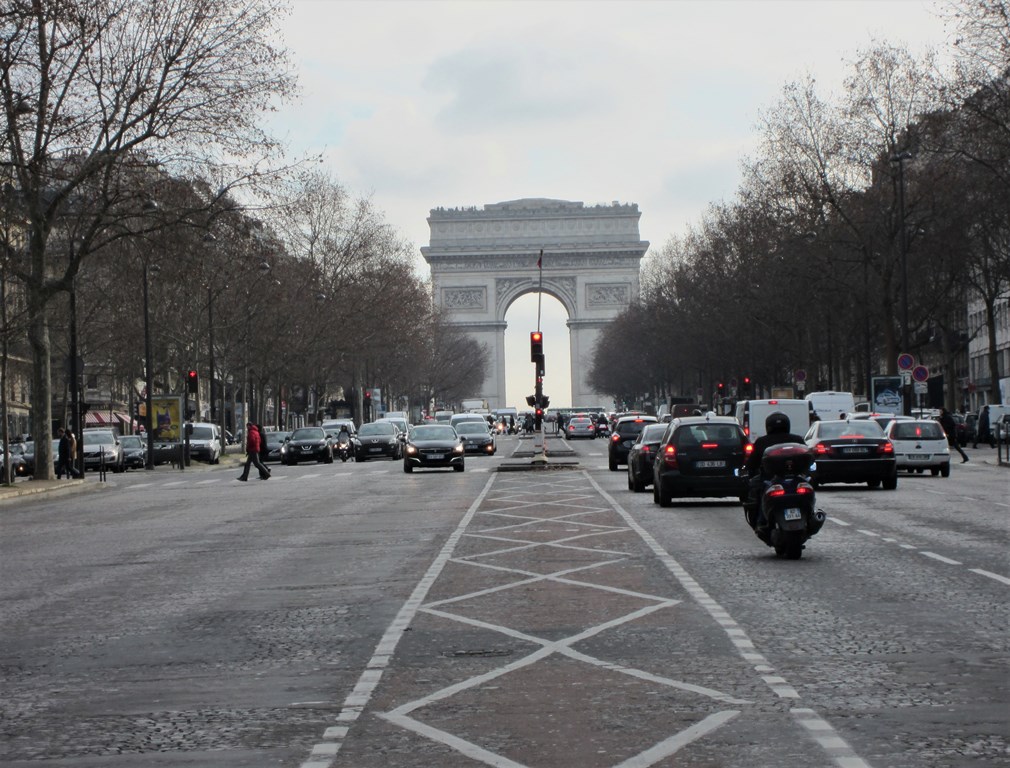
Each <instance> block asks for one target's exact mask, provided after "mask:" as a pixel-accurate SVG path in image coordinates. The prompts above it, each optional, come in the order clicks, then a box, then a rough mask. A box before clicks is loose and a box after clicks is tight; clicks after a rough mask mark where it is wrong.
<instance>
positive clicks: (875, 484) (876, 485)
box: [866, 480, 880, 488]
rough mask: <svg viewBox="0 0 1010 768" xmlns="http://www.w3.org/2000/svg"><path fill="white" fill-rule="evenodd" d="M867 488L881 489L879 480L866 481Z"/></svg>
mask: <svg viewBox="0 0 1010 768" xmlns="http://www.w3.org/2000/svg"><path fill="white" fill-rule="evenodd" d="M866 487H867V488H879V487H880V481H879V480H867V481H866Z"/></svg>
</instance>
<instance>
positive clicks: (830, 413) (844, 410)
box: [804, 392, 856, 421]
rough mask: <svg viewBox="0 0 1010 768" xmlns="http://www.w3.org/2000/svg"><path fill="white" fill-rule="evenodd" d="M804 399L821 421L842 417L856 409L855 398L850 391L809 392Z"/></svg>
mask: <svg viewBox="0 0 1010 768" xmlns="http://www.w3.org/2000/svg"><path fill="white" fill-rule="evenodd" d="M804 399H805V400H806V401H807V402H808V403H810V407H811V408H813V409H814V413H816V414H817V418H818V419H820V420H821V421H834V420H835V419H844V418H845V416H846V415H848V414H850V413H855V410H856V398H855V397H853V395H852V393H851V392H811V393H810V394H809V395H807V396H806V397H805V398H804Z"/></svg>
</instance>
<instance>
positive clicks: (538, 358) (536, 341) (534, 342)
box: [530, 331, 544, 363]
mask: <svg viewBox="0 0 1010 768" xmlns="http://www.w3.org/2000/svg"><path fill="white" fill-rule="evenodd" d="M543 359H544V335H543V334H542V333H541V332H540V331H530V362H531V363H543Z"/></svg>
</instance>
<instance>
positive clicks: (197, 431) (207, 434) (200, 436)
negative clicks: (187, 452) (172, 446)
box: [189, 427, 214, 440]
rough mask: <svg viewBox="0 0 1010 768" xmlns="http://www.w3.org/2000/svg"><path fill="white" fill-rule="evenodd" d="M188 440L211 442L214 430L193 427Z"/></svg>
mask: <svg viewBox="0 0 1010 768" xmlns="http://www.w3.org/2000/svg"><path fill="white" fill-rule="evenodd" d="M189 437H190V440H213V439H214V430H213V428H211V427H193V434H191V435H190V436H189Z"/></svg>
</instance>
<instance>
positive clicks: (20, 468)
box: [0, 444, 26, 483]
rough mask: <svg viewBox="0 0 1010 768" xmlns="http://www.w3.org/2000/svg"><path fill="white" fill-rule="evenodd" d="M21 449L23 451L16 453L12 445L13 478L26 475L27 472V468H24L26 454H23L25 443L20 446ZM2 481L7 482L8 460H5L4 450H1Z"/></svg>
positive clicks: (0, 471)
mask: <svg viewBox="0 0 1010 768" xmlns="http://www.w3.org/2000/svg"><path fill="white" fill-rule="evenodd" d="M19 451H21V452H18V453H16V452H15V451H14V446H13V445H11V459H10V464H11V477H12V478H14V477H24V475H25V474H26V473H25V469H24V463H25V459H24V454H23V451H24V445H23V444H22V445H20V446H19ZM0 482H2V483H6V482H7V462H5V461H4V454H3V451H2V450H0Z"/></svg>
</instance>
